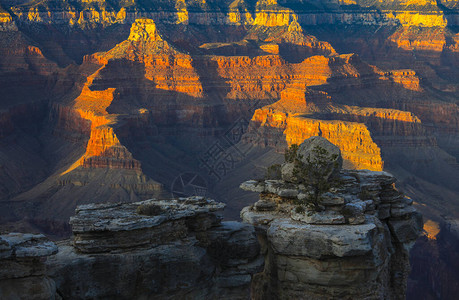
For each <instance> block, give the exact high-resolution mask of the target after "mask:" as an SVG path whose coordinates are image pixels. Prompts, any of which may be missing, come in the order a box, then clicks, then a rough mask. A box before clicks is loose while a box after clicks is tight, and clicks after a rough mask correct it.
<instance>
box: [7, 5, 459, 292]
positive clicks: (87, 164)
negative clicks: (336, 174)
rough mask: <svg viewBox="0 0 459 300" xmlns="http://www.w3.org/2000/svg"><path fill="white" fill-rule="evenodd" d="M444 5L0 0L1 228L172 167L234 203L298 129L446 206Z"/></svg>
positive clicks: (449, 124) (458, 140)
mask: <svg viewBox="0 0 459 300" xmlns="http://www.w3.org/2000/svg"><path fill="white" fill-rule="evenodd" d="M458 8H459V6H458V3H457V1H456V0H448V1H446V0H445V1H443V0H441V1H430V0H429V1H405V0H391V1H379V2H378V1H363V0H349V1H347V0H346V1H335V0H333V1H321V0H294V1H290V0H289V1H286V0H269V1H268V0H257V1H255V0H254V1H252V0H237V1H232V0H224V1H220V0H218V1H217V0H207V1H188V0H173V1H159V0H158V1H157V0H152V1H138V0H134V1H103V0H94V1H86V0H85V1H83V0H75V1H65V2H62V1H52V0H44V1H27V0H20V1H12V0H0V39H1V43H0V88H1V90H2V94H1V96H0V231H1V232H2V233H3V232H17V231H21V232H35V233H38V232H42V233H47V234H50V235H51V236H53V237H55V238H64V237H68V236H69V235H70V234H71V226H69V224H68V220H69V218H70V217H71V216H72V215H73V213H74V209H75V207H77V206H78V205H84V204H89V203H105V202H112V203H116V202H120V201H122V202H138V201H141V200H145V199H151V198H154V197H157V198H161V199H166V198H176V197H177V190H176V187H177V183H182V181H181V180H183V178H184V177H186V176H190V178H199V179H200V183H199V184H198V186H193V184H188V183H189V182H184V183H183V185H184V189H179V190H180V191H181V193H184V194H183V195H182V196H191V195H196V194H199V193H197V192H196V191H197V189H199V190H200V191H201V192H202V191H204V193H206V195H208V196H211V197H212V198H215V199H218V200H219V201H220V200H221V201H223V202H225V203H226V204H227V205H228V206H227V209H226V210H225V216H226V217H228V218H230V219H234V218H237V217H238V215H239V211H240V209H241V208H242V207H245V206H247V205H248V204H250V203H252V202H253V201H256V197H254V196H253V195H250V194H249V193H244V192H243V191H240V190H239V189H238V186H239V183H240V182H241V181H245V180H248V179H250V178H258V177H260V176H262V175H263V174H264V173H265V168H266V166H268V165H271V164H273V163H277V162H279V160H280V159H281V157H282V154H281V153H282V152H283V151H284V150H285V148H286V147H287V146H289V145H291V144H301V143H302V142H303V141H304V140H305V139H307V138H309V137H311V136H322V137H325V138H327V139H328V140H329V141H330V142H332V143H334V144H336V145H337V146H338V147H339V149H340V151H341V153H342V157H343V164H344V167H345V168H348V169H357V170H358V169H368V170H375V171H389V172H391V173H392V174H394V175H395V176H396V177H397V178H398V179H399V180H398V182H397V183H396V185H397V187H398V188H401V189H402V190H403V191H404V192H405V193H406V195H407V196H410V197H412V198H413V199H417V200H418V202H417V203H415V204H414V205H415V206H416V207H417V209H419V210H420V211H422V212H423V214H424V215H425V216H426V221H428V220H430V221H432V222H435V223H438V224H443V223H444V222H443V221H444V220H443V219H444V217H443V216H448V217H449V218H452V219H457V218H458V217H459V215H457V212H458V210H457V207H458V206H459V202H458V200H457V199H459V190H458V187H457V178H459V168H458V163H457V159H459V150H458V149H459V108H458V101H457V99H458V98H459V88H458V82H459V72H458V70H459V68H458V67H459V64H458V62H459V35H458V33H457V26H458V24H459V17H458V16H459V13H458ZM441 228H446V227H441ZM442 230H443V229H442ZM440 236H441V235H440ZM429 241H431V243H434V244H435V243H440V241H441V239H438V240H429ZM417 245H420V246H419V247H423V246H422V245H427V244H422V245H421V244H417ZM437 246H438V247H440V248H441V247H443V246H442V245H437ZM437 246H435V247H437ZM429 247H430V246H429ZM435 247H434V248H435ZM429 249H431V248H429ZM426 251H427V252H428V251H430V250H426ZM417 253H422V251H420V252H417ZM442 253H450V252H449V251H445V252H442ZM447 255H449V254H447ZM415 261H417V262H419V261H420V260H419V259H418V260H415ZM447 269H448V264H445V270H444V273H446V274H450V273H448V272H450V271H447ZM449 270H452V269H451V268H450V269H449ZM453 273H454V271H452V273H451V274H453ZM448 276H449V275H448ZM420 280H421V279H419V280H417V281H416V280H413V281H410V283H409V284H412V283H413V284H417V285H418V288H419V290H422V286H423V285H426V286H427V285H429V286H431V287H429V289H431V290H432V293H433V294H435V293H437V292H438V291H435V289H436V287H439V285H438V284H434V283H433V281H432V280H430V279H429V280H427V279H426V280H427V281H426V282H424V283H422V282H421V281H420ZM422 280H424V279H422ZM442 289H443V288H442ZM429 293H430V292H429ZM442 293H443V294H449V295H454V291H453V290H450V291H447V292H446V291H443V292H442Z"/></svg>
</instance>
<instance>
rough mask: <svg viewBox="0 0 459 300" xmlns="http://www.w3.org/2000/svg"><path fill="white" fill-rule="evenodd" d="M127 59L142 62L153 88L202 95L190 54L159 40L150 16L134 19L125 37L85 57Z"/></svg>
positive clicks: (193, 95)
mask: <svg viewBox="0 0 459 300" xmlns="http://www.w3.org/2000/svg"><path fill="white" fill-rule="evenodd" d="M122 59H125V60H130V61H133V62H137V63H141V64H143V65H144V66H145V78H146V79H148V80H150V81H152V82H153V83H154V84H155V88H157V89H161V90H167V91H174V92H178V93H185V94H188V95H190V96H192V97H202V95H203V94H202V93H203V90H202V86H201V83H200V81H199V76H198V74H197V73H196V71H195V69H194V67H193V65H192V63H193V60H192V58H191V56H190V55H187V54H183V53H180V52H179V51H177V50H176V49H174V48H173V47H172V46H171V45H170V44H169V43H168V42H167V41H165V40H163V38H162V37H161V36H160V34H159V33H158V31H157V29H156V24H155V23H154V21H153V20H151V19H138V20H136V22H135V23H134V24H133V25H132V27H131V32H130V35H129V37H128V39H127V40H125V41H123V42H121V43H120V44H118V45H117V46H116V47H115V48H113V49H111V50H109V51H107V52H103V53H96V54H94V55H92V57H90V58H89V57H88V58H86V60H87V61H95V62H97V63H99V64H103V65H106V64H107V63H108V61H110V60H122Z"/></svg>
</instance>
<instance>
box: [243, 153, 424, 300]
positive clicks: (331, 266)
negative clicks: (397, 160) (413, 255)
mask: <svg viewBox="0 0 459 300" xmlns="http://www.w3.org/2000/svg"><path fill="white" fill-rule="evenodd" d="M299 149H302V146H300V147H299ZM298 152H299V151H298ZM335 157H336V156H335ZM338 169H339V167H338ZM335 170H336V169H335ZM316 175H317V176H320V174H316ZM296 179H297V181H296V182H292V181H286V180H281V179H279V180H263V181H255V180H251V181H247V182H244V183H243V184H241V188H242V189H244V190H248V191H253V192H258V193H260V200H259V201H258V202H256V203H255V204H254V205H252V206H249V207H245V208H244V209H243V210H242V211H241V217H242V219H243V220H244V221H245V222H247V223H250V224H253V225H255V226H256V227H257V228H258V233H259V240H260V241H261V244H262V249H264V254H265V268H264V271H263V272H261V273H259V274H257V275H256V276H255V277H254V280H253V283H252V298H254V299H405V294H406V283H407V278H408V274H409V270H410V268H409V249H410V248H411V246H412V245H413V244H414V242H415V240H416V239H417V237H418V236H419V234H420V232H421V229H422V216H421V215H420V214H419V213H417V212H416V211H415V209H414V208H413V207H412V200H411V199H408V198H406V197H405V196H404V195H403V194H402V193H400V192H399V191H397V190H396V189H395V187H394V182H395V180H396V179H395V178H394V177H393V176H392V175H391V174H389V173H386V172H372V171H367V170H360V171H355V170H341V171H339V173H338V174H336V175H334V176H331V177H329V178H328V181H326V182H325V181H324V179H323V178H321V179H320V180H321V181H315V180H304V178H296ZM317 182H320V184H321V185H322V186H326V187H327V189H326V190H324V189H322V190H321V189H318V188H317V187H316V185H317ZM324 182H325V183H326V184H324ZM317 191H319V193H318V192H317ZM311 202H314V203H312V204H313V205H311Z"/></svg>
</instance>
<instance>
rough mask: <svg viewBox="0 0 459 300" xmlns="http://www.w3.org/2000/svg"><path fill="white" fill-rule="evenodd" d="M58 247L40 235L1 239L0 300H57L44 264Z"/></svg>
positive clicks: (10, 236)
mask: <svg viewBox="0 0 459 300" xmlns="http://www.w3.org/2000/svg"><path fill="white" fill-rule="evenodd" d="M56 252H57V246H56V245H55V244H54V243H53V242H51V241H49V240H48V239H47V238H46V237H45V236H44V235H41V234H23V233H10V234H5V235H0V266H1V267H0V299H54V297H55V296H56V285H55V283H54V281H53V280H52V279H50V278H49V277H48V276H46V268H45V264H44V262H45V260H46V257H47V256H50V255H52V254H55V253H56Z"/></svg>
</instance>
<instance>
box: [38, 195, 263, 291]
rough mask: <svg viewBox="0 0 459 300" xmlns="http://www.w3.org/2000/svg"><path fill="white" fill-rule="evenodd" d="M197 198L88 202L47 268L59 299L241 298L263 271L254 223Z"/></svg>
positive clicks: (81, 208) (221, 206) (77, 211)
mask: <svg viewBox="0 0 459 300" xmlns="http://www.w3.org/2000/svg"><path fill="white" fill-rule="evenodd" d="M223 208H224V204H222V203H218V202H215V201H213V200H208V199H204V198H202V197H190V198H180V199H177V200H147V201H142V202H137V203H123V204H91V205H82V206H79V207H78V208H77V209H76V214H75V216H74V217H72V218H71V225H72V230H73V233H74V239H73V241H64V242H61V243H59V253H58V254H56V255H54V256H53V257H52V258H50V259H49V260H48V261H47V266H48V272H49V274H50V276H51V277H52V278H53V279H54V280H55V282H56V286H57V290H58V291H59V293H60V295H62V297H63V298H65V299H88V298H90V299H185V298H186V299H213V298H216V297H217V296H218V297H219V298H222V299H247V298H248V297H249V291H250V283H251V281H252V275H253V274H255V273H258V272H260V271H261V270H262V268H263V263H264V259H263V257H262V256H261V254H260V246H259V244H258V241H257V238H256V234H255V230H254V227H253V226H252V225H249V224H243V223H239V222H222V221H221V218H220V216H219V214H218V213H219V211H221V210H222V209H223Z"/></svg>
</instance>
